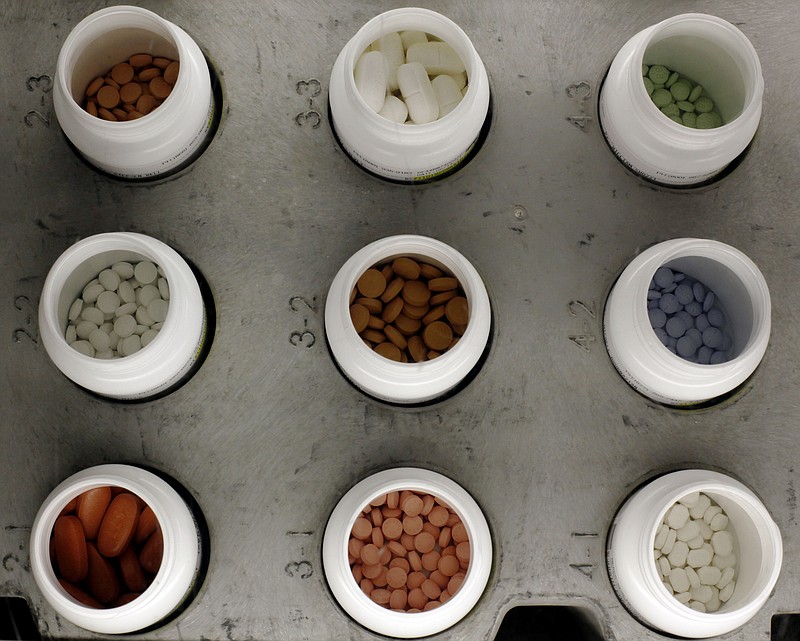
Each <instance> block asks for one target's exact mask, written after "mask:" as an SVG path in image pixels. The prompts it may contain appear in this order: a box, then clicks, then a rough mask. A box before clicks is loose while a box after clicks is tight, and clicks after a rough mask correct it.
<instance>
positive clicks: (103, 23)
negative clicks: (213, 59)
mask: <svg viewBox="0 0 800 641" xmlns="http://www.w3.org/2000/svg"><path fill="white" fill-rule="evenodd" d="M137 53H149V54H151V55H153V56H154V57H164V58H169V59H170V60H177V61H179V62H180V73H179V74H178V79H177V81H176V83H175V86H174V87H173V90H172V93H171V94H170V95H169V96H168V97H167V98H166V100H165V101H164V103H163V104H162V105H161V106H159V107H157V108H156V109H154V110H153V111H152V112H150V113H149V114H148V115H146V116H144V117H142V118H139V119H138V120H131V121H126V122H108V121H106V120H103V119H101V118H98V117H96V116H92V115H90V114H89V113H87V112H86V111H85V110H84V109H83V108H82V107H81V104H80V103H81V101H82V99H83V96H84V92H85V91H86V87H87V86H88V84H89V83H90V82H91V81H92V80H94V79H95V78H96V77H98V76H102V75H105V74H106V73H108V71H109V70H110V69H111V67H113V66H114V65H116V64H117V63H120V62H126V61H127V60H128V58H130V56H132V55H134V54H137ZM53 104H54V106H55V111H56V117H57V118H58V122H59V124H60V125H61V128H62V129H63V130H64V133H65V134H66V136H67V138H69V140H70V141H71V142H72V144H73V145H75V147H76V149H77V150H78V151H79V152H80V153H81V155H83V156H84V158H86V160H87V161H88V162H89V163H91V164H92V165H94V166H95V167H97V168H98V169H100V170H102V171H105V172H107V173H109V174H112V175H114V176H118V177H121V178H130V179H147V178H150V179H153V178H157V177H159V176H163V175H165V174H167V173H174V172H175V171H178V170H179V169H181V168H183V167H184V166H186V165H188V164H189V163H191V162H192V161H193V160H194V159H195V152H197V151H198V150H200V148H201V147H202V145H203V143H205V142H207V140H206V137H207V135H208V134H209V133H210V130H211V126H212V121H213V116H214V96H213V92H212V89H211V77H210V74H209V68H208V65H207V63H206V60H205V58H204V57H203V53H202V52H201V51H200V48H199V47H198V46H197V44H196V43H195V42H194V40H192V38H191V37H190V36H189V35H187V34H186V32H185V31H183V30H182V29H180V28H179V27H177V26H175V25H174V24H172V23H171V22H168V21H167V20H164V19H163V18H161V17H160V16H158V15H156V14H155V13H153V12H152V11H148V10H147V9H142V8H141V7H132V6H124V5H123V6H116V7H108V8H106V9H100V10H99V11H96V12H95V13H92V14H91V15H89V16H87V17H86V18H84V19H83V20H81V22H79V23H78V24H77V25H76V26H75V28H74V29H73V30H72V32H71V33H70V34H69V36H67V39H66V40H65V42H64V45H63V46H62V48H61V53H60V54H59V56H58V65H57V68H56V78H55V83H54V87H53Z"/></svg>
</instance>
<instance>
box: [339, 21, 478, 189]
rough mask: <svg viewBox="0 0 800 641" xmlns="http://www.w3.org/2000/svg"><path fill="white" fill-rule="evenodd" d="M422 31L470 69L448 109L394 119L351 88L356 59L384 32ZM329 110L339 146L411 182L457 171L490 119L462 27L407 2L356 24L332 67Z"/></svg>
mask: <svg viewBox="0 0 800 641" xmlns="http://www.w3.org/2000/svg"><path fill="white" fill-rule="evenodd" d="M406 30H410V31H423V32H426V33H428V34H430V35H433V36H436V37H437V38H440V39H441V40H443V41H444V42H446V43H447V44H449V45H450V46H451V47H452V48H453V49H454V50H455V51H456V53H457V54H458V55H459V57H460V58H461V60H462V62H463V63H464V66H465V67H466V70H467V82H468V87H469V88H468V89H467V92H466V94H465V95H464V98H463V99H462V100H461V102H460V103H459V105H458V106H457V107H456V108H455V109H454V110H453V111H451V112H450V113H449V114H447V115H446V116H444V117H443V118H440V119H439V120H436V121H434V122H430V123H427V124H420V125H417V124H407V123H402V124H397V123H394V122H391V121H390V120H388V119H386V118H383V117H382V116H379V115H378V114H377V113H375V112H374V111H373V110H372V109H371V108H370V107H369V106H367V103H366V102H364V99H363V98H362V97H361V95H360V94H359V92H358V89H357V88H356V83H355V78H354V75H353V73H354V69H355V65H356V62H357V61H358V58H359V57H360V56H361V54H362V53H363V52H364V51H365V50H366V48H367V47H368V46H369V45H370V44H372V43H373V42H374V41H375V40H377V39H378V38H380V37H381V36H383V35H384V34H387V33H392V32H399V31H406ZM329 99H330V115H331V121H332V123H333V128H334V132H335V134H336V136H337V137H338V139H339V142H340V144H341V146H342V148H343V149H344V150H345V151H346V152H347V154H348V155H349V156H350V157H351V158H352V159H353V160H354V161H355V162H356V163H357V164H358V165H360V166H361V167H363V168H364V169H366V170H367V171H369V172H371V173H373V174H375V175H377V176H380V177H382V178H386V179H389V180H393V181H397V182H404V183H415V182H424V181H430V180H433V179H436V178H440V177H443V176H444V175H446V174H449V173H451V172H452V171H454V170H456V169H457V168H458V167H459V166H460V165H461V164H462V163H463V162H465V161H466V160H467V159H468V158H469V157H470V153H471V151H472V150H473V148H474V147H475V146H476V144H477V143H478V139H479V138H480V136H481V135H482V130H483V129H484V127H488V118H489V115H488V114H489V80H488V77H487V75H486V69H485V68H484V66H483V62H482V61H481V59H480V56H479V55H478V52H477V51H476V50H475V47H474V46H473V45H472V42H471V41H470V39H469V37H467V35H466V34H465V33H464V31H463V30H462V29H461V28H460V27H459V26H458V25H457V24H455V23H454V22H453V21H452V20H450V19H449V18H446V17H445V16H443V15H441V14H438V13H436V12H434V11H430V10H428V9H421V8H415V7H406V8H402V9H393V10H391V11H387V12H385V13H382V14H380V15H378V16H376V17H374V18H372V19H371V20H370V21H369V22H367V23H366V24H365V25H364V26H363V27H361V29H359V30H358V32H357V33H356V35H355V36H353V38H352V39H351V40H350V41H349V42H348V43H347V44H346V45H345V46H344V48H343V49H342V51H341V53H340V54H339V57H338V58H337V59H336V62H335V63H334V65H333V70H332V72H331V81H330V95H329Z"/></svg>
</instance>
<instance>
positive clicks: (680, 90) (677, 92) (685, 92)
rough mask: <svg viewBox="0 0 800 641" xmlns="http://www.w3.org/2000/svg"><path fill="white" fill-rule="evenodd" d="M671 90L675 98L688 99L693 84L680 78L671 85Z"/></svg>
mask: <svg viewBox="0 0 800 641" xmlns="http://www.w3.org/2000/svg"><path fill="white" fill-rule="evenodd" d="M669 91H670V93H671V94H672V97H673V98H675V100H686V99H687V98H688V97H689V94H690V93H692V85H690V84H689V83H688V82H686V80H678V82H676V83H675V84H674V85H672V87H670V90H669Z"/></svg>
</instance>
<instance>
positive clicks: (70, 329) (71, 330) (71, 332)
mask: <svg viewBox="0 0 800 641" xmlns="http://www.w3.org/2000/svg"><path fill="white" fill-rule="evenodd" d="M64 338H65V339H66V341H67V344H69V345H71V344H72V343H74V342H75V341H76V340H78V332H77V331H76V329H75V325H68V326H67V331H66V333H65V335H64Z"/></svg>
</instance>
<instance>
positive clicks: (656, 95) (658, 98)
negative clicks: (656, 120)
mask: <svg viewBox="0 0 800 641" xmlns="http://www.w3.org/2000/svg"><path fill="white" fill-rule="evenodd" d="M650 98H651V99H652V100H653V102H654V103H655V105H656V107H658V108H659V109H660V108H661V107H666V106H667V105H669V104H671V103H672V94H671V93H670V92H669V91H667V90H666V89H656V90H654V91H653V93H652V94H651V95H650Z"/></svg>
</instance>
